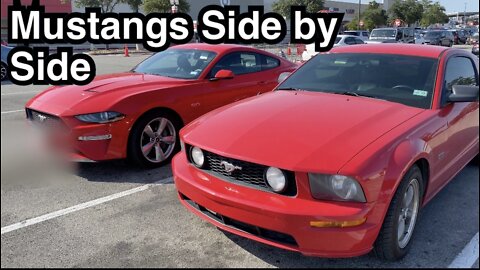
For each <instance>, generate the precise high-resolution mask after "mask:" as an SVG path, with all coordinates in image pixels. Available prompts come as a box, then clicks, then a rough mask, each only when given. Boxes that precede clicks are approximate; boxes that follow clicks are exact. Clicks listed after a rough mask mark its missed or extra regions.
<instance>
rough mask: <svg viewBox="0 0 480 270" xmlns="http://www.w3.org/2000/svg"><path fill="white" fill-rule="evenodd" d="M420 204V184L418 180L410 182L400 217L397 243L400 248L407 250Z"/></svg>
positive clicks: (404, 196)
mask: <svg viewBox="0 0 480 270" xmlns="http://www.w3.org/2000/svg"><path fill="white" fill-rule="evenodd" d="M419 202H420V184H419V182H418V180H417V179H415V178H414V179H412V180H410V183H409V184H408V187H407V189H406V191H405V194H404V195H403V199H402V202H401V207H400V211H399V215H398V228H397V241H398V246H399V247H400V248H405V247H406V246H407V244H408V242H409V241H410V238H411V237H412V234H413V229H414V228H415V222H416V221H417V215H418V209H419Z"/></svg>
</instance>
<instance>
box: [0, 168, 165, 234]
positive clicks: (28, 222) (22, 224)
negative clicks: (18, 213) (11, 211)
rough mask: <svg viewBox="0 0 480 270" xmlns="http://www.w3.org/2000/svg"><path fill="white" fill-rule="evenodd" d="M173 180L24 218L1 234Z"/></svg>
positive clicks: (3, 230) (4, 228) (163, 180)
mask: <svg viewBox="0 0 480 270" xmlns="http://www.w3.org/2000/svg"><path fill="white" fill-rule="evenodd" d="M171 180H172V177H168V178H165V179H162V180H160V181H157V182H154V183H152V184H147V185H143V186H140V187H136V188H132V189H129V190H125V191H122V192H118V193H115V194H112V195H109V196H105V197H102V198H98V199H95V200H93V201H88V202H85V203H81V204H77V205H74V206H72V207H69V208H65V209H61V210H58V211H55V212H51V213H48V214H45V215H42V216H39V217H35V218H31V219H27V220H24V221H21V222H18V223H15V224H12V225H8V226H5V227H2V233H1V234H4V233H8V232H12V231H15V230H18V229H21V228H25V227H28V226H31V225H34V224H37V223H40V222H44V221H47V220H50V219H53V218H57V217H61V216H64V215H67V214H70V213H73V212H76V211H80V210H83V209H86V208H89V207H92V206H96V205H99V204H102V203H105V202H108V201H112V200H115V199H118V198H121V197H125V196H128V195H132V194H134V193H137V192H140V191H144V190H147V189H149V188H150V187H152V186H156V185H162V184H166V183H169V182H170V181H171Z"/></svg>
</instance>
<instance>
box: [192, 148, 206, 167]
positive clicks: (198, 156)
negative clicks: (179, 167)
mask: <svg viewBox="0 0 480 270" xmlns="http://www.w3.org/2000/svg"><path fill="white" fill-rule="evenodd" d="M190 157H191V158H192V161H193V164H195V166H197V167H199V168H201V167H202V166H203V164H204V162H205V156H204V155H203V151H202V149H200V148H198V147H192V150H190Z"/></svg>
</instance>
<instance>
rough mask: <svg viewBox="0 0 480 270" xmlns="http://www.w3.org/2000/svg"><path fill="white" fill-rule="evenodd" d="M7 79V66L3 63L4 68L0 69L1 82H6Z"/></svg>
mask: <svg viewBox="0 0 480 270" xmlns="http://www.w3.org/2000/svg"><path fill="white" fill-rule="evenodd" d="M6 77H7V67H6V66H5V64H3V63H2V67H1V68H0V80H2V81H3V80H4V79H5V78H6Z"/></svg>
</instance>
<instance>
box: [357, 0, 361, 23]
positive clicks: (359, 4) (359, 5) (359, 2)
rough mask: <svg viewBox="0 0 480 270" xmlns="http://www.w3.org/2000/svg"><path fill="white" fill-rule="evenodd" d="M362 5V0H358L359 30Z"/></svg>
mask: <svg viewBox="0 0 480 270" xmlns="http://www.w3.org/2000/svg"><path fill="white" fill-rule="evenodd" d="M361 6H362V0H358V23H357V30H360V7H361Z"/></svg>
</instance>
